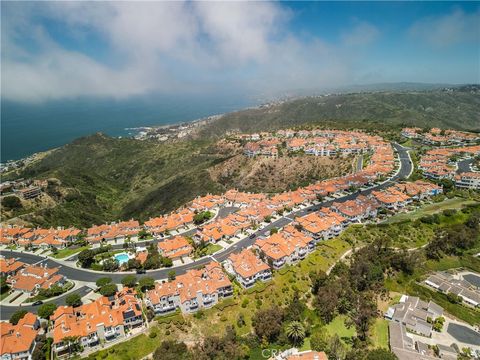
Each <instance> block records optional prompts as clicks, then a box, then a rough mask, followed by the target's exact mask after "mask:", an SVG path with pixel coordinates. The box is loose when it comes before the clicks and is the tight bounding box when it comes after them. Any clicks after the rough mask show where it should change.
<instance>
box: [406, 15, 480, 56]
mask: <svg viewBox="0 0 480 360" xmlns="http://www.w3.org/2000/svg"><path fill="white" fill-rule="evenodd" d="M409 33H410V35H411V36H412V37H413V38H415V39H421V40H423V41H425V42H427V43H429V44H430V45H433V46H435V47H444V46H450V45H454V44H457V43H461V42H466V41H475V42H476V43H477V45H478V43H479V42H480V12H476V13H472V14H466V13H464V12H463V11H462V10H459V9H457V10H454V11H453V12H452V13H451V14H447V15H442V16H434V17H427V18H424V19H421V20H418V21H416V22H415V23H414V24H413V25H412V26H411V27H410V30H409Z"/></svg>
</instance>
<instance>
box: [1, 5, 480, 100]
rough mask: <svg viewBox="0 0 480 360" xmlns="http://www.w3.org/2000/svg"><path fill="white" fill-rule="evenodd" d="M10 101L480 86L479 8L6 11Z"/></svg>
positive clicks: (5, 70) (4, 55) (5, 86)
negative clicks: (383, 85) (384, 85)
mask: <svg viewBox="0 0 480 360" xmlns="http://www.w3.org/2000/svg"><path fill="white" fill-rule="evenodd" d="M1 6H2V14H1V17H2V18H1V20H2V25H1V26H2V39H1V47H2V52H1V61H2V83H1V86H2V96H3V97H4V98H6V99H9V100H13V101H24V102H43V101H48V100H50V99H55V100H57V99H62V98H76V97H82V96H91V97H113V98H125V97H130V96H134V95H142V94H149V93H157V92H158V93H168V94H175V93H188V92H193V93H198V92H200V93H206V92H207V93H208V92H211V93H216V92H225V91H232V92H239V93H252V94H263V95H264V94H272V95H273V94H278V93H282V92H288V91H295V90H299V89H301V90H309V89H311V90H317V89H325V88H335V87H341V86H345V85H352V84H368V83H379V82H429V83H478V82H479V81H480V69H479V67H480V5H479V4H478V3H477V2H258V3H253V2H242V3H241V2H237V3H214V2H203V3H198V2H187V3H182V2H174V3H168V2H161V3H160V2H149V3H138V2H137V3H135V2H103V3H99V2H97V3H91V2H88V3H86V2H17V3H13V2H2V3H1Z"/></svg>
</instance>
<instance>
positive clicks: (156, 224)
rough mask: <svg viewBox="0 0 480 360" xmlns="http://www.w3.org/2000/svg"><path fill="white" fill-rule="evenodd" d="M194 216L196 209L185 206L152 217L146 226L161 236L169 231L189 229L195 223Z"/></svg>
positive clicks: (157, 235) (150, 231)
mask: <svg viewBox="0 0 480 360" xmlns="http://www.w3.org/2000/svg"><path fill="white" fill-rule="evenodd" d="M194 216H195V213H194V210H192V209H188V208H185V209H181V210H179V211H177V212H173V213H170V214H168V215H163V216H159V217H156V218H151V219H150V220H148V221H145V224H144V227H145V229H146V230H147V231H148V232H149V233H151V234H152V235H153V236H155V237H157V238H161V237H163V236H164V235H165V234H166V233H168V232H173V231H179V230H181V229H187V228H188V226H189V225H190V224H192V223H193V217H194Z"/></svg>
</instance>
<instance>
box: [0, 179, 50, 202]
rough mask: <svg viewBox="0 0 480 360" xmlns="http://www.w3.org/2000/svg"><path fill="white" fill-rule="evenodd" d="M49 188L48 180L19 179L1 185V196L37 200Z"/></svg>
mask: <svg viewBox="0 0 480 360" xmlns="http://www.w3.org/2000/svg"><path fill="white" fill-rule="evenodd" d="M47 186H48V182H47V180H31V179H27V180H25V179H18V180H13V181H5V182H2V183H0V194H1V195H12V194H13V195H18V196H19V197H21V198H22V199H25V200H29V199H35V198H36V197H38V196H40V194H41V193H42V191H43V190H45V188H46V187H47Z"/></svg>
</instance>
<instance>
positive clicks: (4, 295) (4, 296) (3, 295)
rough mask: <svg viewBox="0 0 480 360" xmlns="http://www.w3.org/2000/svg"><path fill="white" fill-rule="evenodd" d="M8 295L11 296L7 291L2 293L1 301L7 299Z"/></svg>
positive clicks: (0, 295)
mask: <svg viewBox="0 0 480 360" xmlns="http://www.w3.org/2000/svg"><path fill="white" fill-rule="evenodd" d="M8 295H10V293H9V292H8V290H7V291H4V292H3V293H0V301H2V300H3V299H5V298H6V297H7V296H8Z"/></svg>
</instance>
